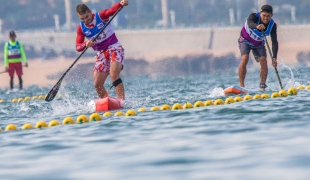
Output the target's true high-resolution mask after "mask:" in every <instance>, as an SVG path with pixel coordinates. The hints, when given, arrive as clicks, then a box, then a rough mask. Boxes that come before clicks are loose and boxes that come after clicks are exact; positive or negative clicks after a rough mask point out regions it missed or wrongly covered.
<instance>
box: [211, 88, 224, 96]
mask: <svg viewBox="0 0 310 180" xmlns="http://www.w3.org/2000/svg"><path fill="white" fill-rule="evenodd" d="M219 96H225V94H224V89H223V88H220V87H216V88H214V89H212V90H211V92H210V95H209V96H208V97H209V98H215V97H219Z"/></svg>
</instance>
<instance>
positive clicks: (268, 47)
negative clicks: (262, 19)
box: [263, 32, 283, 89]
mask: <svg viewBox="0 0 310 180" xmlns="http://www.w3.org/2000/svg"><path fill="white" fill-rule="evenodd" d="M263 35H264V38H265V41H266V45H267V49H268V52H269V55H270V58H271V60H272V64H274V58H273V56H272V52H271V50H270V46H269V43H268V41H267V38H266V35H265V33H264V32H263ZM274 70H275V71H276V74H277V77H278V81H279V84H280V87H281V89H283V86H282V82H281V79H280V75H279V72H278V69H277V68H276V67H274Z"/></svg>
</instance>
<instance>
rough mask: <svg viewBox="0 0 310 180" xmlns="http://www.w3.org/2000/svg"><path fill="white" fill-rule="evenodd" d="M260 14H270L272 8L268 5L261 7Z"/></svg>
mask: <svg viewBox="0 0 310 180" xmlns="http://www.w3.org/2000/svg"><path fill="white" fill-rule="evenodd" d="M261 12H267V13H270V14H272V6H270V5H269V4H265V5H263V6H262V10H261Z"/></svg>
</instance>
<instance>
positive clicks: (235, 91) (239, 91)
mask: <svg viewBox="0 0 310 180" xmlns="http://www.w3.org/2000/svg"><path fill="white" fill-rule="evenodd" d="M224 94H225V95H230V94H234V95H238V94H249V91H248V90H246V89H245V88H243V87H240V86H237V85H234V86H230V87H228V88H226V89H224Z"/></svg>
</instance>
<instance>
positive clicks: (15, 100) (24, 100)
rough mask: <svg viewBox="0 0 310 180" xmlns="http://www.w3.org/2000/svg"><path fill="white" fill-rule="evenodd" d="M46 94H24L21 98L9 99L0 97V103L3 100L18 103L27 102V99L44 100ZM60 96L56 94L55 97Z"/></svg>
mask: <svg viewBox="0 0 310 180" xmlns="http://www.w3.org/2000/svg"><path fill="white" fill-rule="evenodd" d="M46 96H47V95H39V96H32V97H30V96H26V97H21V98H13V99H9V100H3V99H0V103H4V102H11V103H20V102H28V101H37V100H44V99H45V98H46ZM61 97H62V96H61V95H60V94H58V95H57V98H61Z"/></svg>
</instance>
